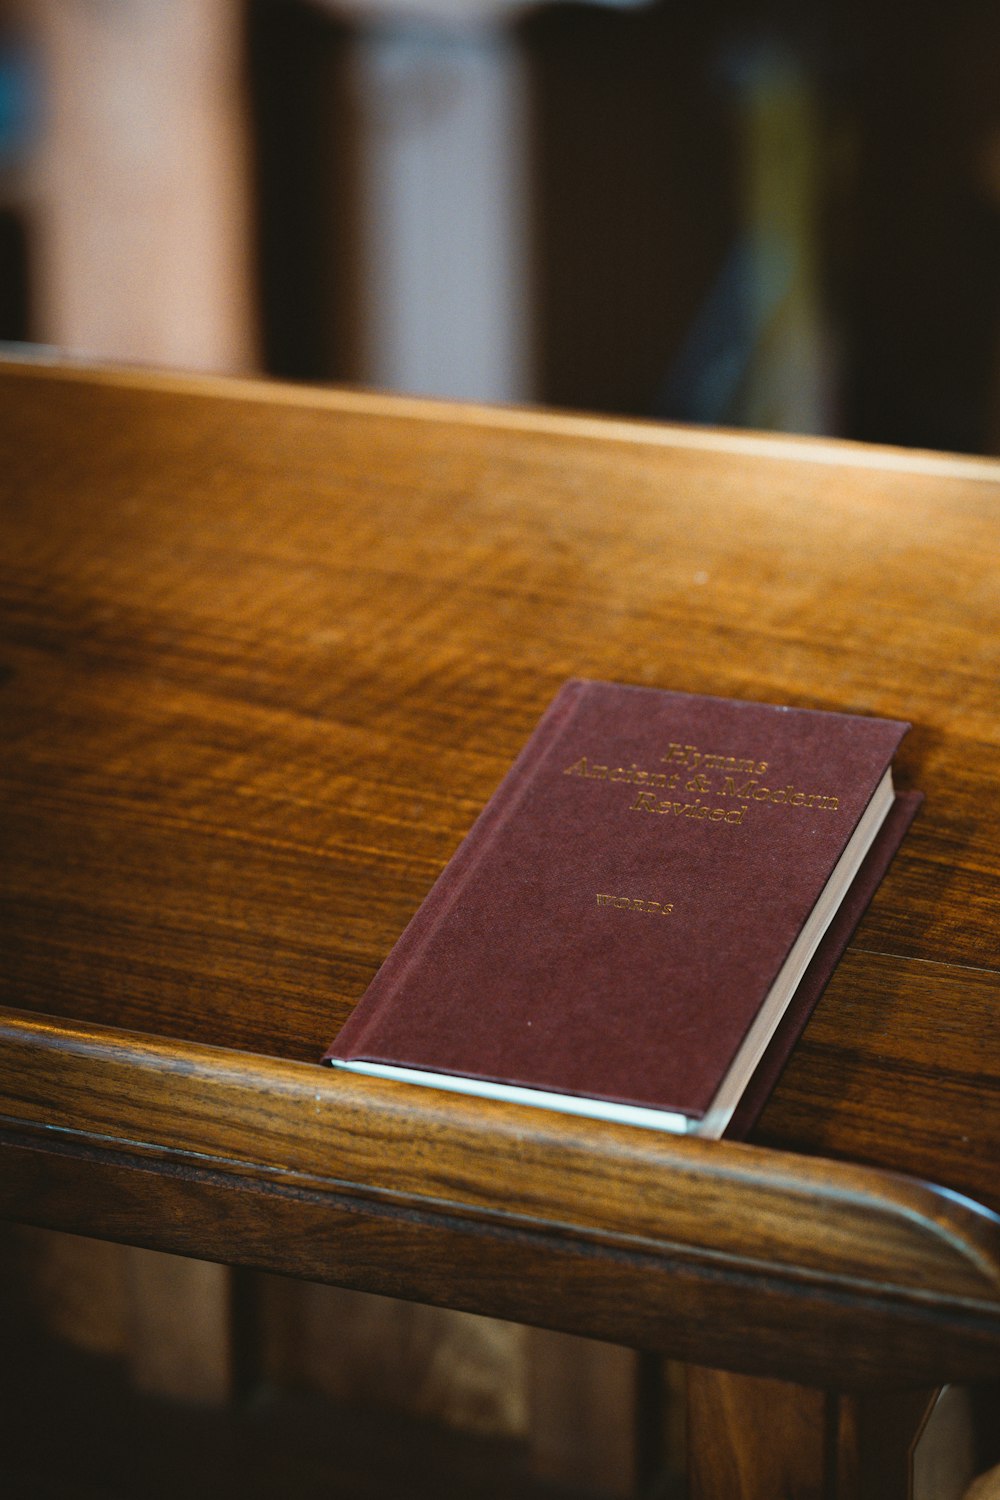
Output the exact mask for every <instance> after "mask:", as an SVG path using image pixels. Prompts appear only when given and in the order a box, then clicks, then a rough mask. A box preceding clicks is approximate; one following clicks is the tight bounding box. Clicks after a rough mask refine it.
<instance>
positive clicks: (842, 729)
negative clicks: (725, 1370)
mask: <svg viewBox="0 0 1000 1500" xmlns="http://www.w3.org/2000/svg"><path fill="white" fill-rule="evenodd" d="M908 727H909V726H908V725H906V724H902V723H897V722H895V721H891V720H886V719H876V718H863V717H858V716H854V715H847V714H836V713H824V712H818V711H814V710H809V709H793V708H780V707H774V706H771V705H767V704H760V703H749V702H741V701H737V700H733V699H723V698H706V697H695V696H691V695H688V694H684V693H669V692H661V691H658V690H656V689H652V688H639V687H624V686H621V685H618V684H614V683H607V682H589V681H582V680H574V681H572V682H568V683H566V684H565V686H564V687H563V688H562V689H561V691H560V692H559V694H558V695H557V696H556V698H555V700H554V701H553V703H552V704H551V705H550V707H549V708H548V710H547V711H546V713H545V714H544V715H543V717H542V719H541V721H540V723H539V724H538V727H537V728H536V730H535V732H534V733H533V734H532V736H531V738H530V739H529V741H528V743H527V744H526V745H525V747H524V749H523V751H522V752H521V754H520V755H519V756H518V758H517V760H516V761H515V763H514V765H513V767H512V768H511V770H510V772H509V773H508V775H507V776H506V777H505V778H504V780H503V782H502V783H501V785H500V787H499V788H498V789H497V791H496V792H495V793H494V795H493V797H492V798H491V799H490V801H489V802H488V803H487V805H486V807H485V808H484V810H483V812H482V814H481V816H480V817H479V819H478V820H477V822H476V823H475V825H474V826H473V828H472V830H471V831H470V833H469V834H468V836H467V837H466V839H465V840H464V842H463V843H462V844H461V846H460V847H459V849H458V850H457V852H456V853H455V855H454V856H453V858H452V859H451V860H450V862H449V863H448V865H447V867H446V868H445V870H444V871H443V872H442V874H441V876H440V878H439V879H438V881H437V882H436V884H435V885H434V887H433V889H432V890H431V892H430V894H429V895H428V897H427V899H426V900H425V901H424V903H423V905H422V906H421V907H420V909H419V911H418V912H417V913H416V915H415V916H414V918H413V920H412V921H411V922H410V924H409V926H408V927H407V928H406V930H405V932H404V933H403V934H402V936H401V937H400V939H399V941H398V942H397V944H396V946H395V947H394V948H393V950H392V952H391V953H390V955H389V957H388V958H387V959H386V961H385V963H384V964H383V965H382V967H381V969H380V970H379V972H378V974H377V975H376V976H375V979H374V980H373V981H372V983H371V985H370V986H369V988H368V990H367V992H366V993H365V995H364V996H363V997H362V999H361V1001H360V1002H359V1004H358V1005H357V1007H356V1009H355V1011H354V1013H353V1014H352V1016H351V1017H350V1019H349V1020H348V1021H347V1023H346V1024H345V1026H344V1027H343V1028H342V1030H341V1032H340V1034H339V1035H338V1037H337V1039H336V1041H335V1042H334V1044H333V1046H332V1047H331V1048H330V1050H329V1051H328V1053H327V1054H326V1058H325V1061H328V1062H331V1063H333V1064H335V1065H336V1066H341V1067H347V1068H352V1069H355V1070H357V1071H361V1072H368V1073H374V1074H376V1075H379V1076H388V1077H398V1078H404V1079H409V1080H410V1081H412V1082H414V1083H420V1084H430V1085H432V1086H436V1087H440V1088H452V1089H459V1090H461V1091H464V1092H472V1093H483V1094H487V1095H490V1096H492V1097H500V1098H509V1099H513V1100H516V1101H518V1102H528V1103H536V1104H541V1105H545V1106H547V1107H552V1108H563V1109H568V1110H570V1111H572V1112H575V1113H583V1114H593V1115H597V1116H599V1117H604V1118H612V1119H621V1120H625V1121H628V1122H632V1123H636V1124H643V1125H650V1126H654V1127H657V1128H661V1129H668V1130H678V1131H692V1132H697V1133H701V1134H704V1135H721V1134H723V1133H730V1134H732V1133H737V1132H742V1131H745V1130H746V1129H747V1128H748V1127H749V1124H750V1123H751V1122H752V1119H753V1118H754V1116H755V1114H756V1112H757V1111H758V1110H759V1109H760V1107H761V1106H762V1104H763V1102H764V1099H765V1098H766V1095H767V1092H768V1090H769V1089H770V1087H772V1086H773V1083H774V1081H775V1079H776V1077H777V1074H778V1071H780V1067H781V1065H782V1064H783V1062H784V1060H785V1058H786V1056H787V1054H788V1052H789V1051H790V1049H791V1047H792V1046H793V1045H794V1041H795V1039H796V1037H797V1036H798V1034H799V1032H800V1031H801V1029H802V1027H803V1026H804V1025H805V1022H806V1020H807V1019H808V1015H809V1012H810V1010H811V1009H812V1007H813V1005H814V1004H815V1002H816V1000H817V999H818V997H819V994H820V993H821V991H822V988H823V985H824V984H825V982H826V979H827V978H828V977H829V973H830V972H831V971H832V968H833V967H834V965H835V964H836V961H837V959H838V958H839V955H840V953H841V952H842V950H843V948H844V946H845V945H846V943H847V941H848V940H849V937H850V934H851V932H852V931H853V929H854V926H855V925H856V923H857V921H858V920H859V919H860V916H861V915H862V913H863V911H864V908H865V906H866V905H867V902H868V900H869V899H870V896H871V895H872V893H873V891H874V889H875V887H876V885H877V884H878V881H879V880H880V879H881V877H882V875H883V874H884V871H885V868H886V867H887V865H888V862H889V860H890V859H891V856H892V853H893V852H894V850H895V848H896V846H897V845H898V843H899V840H900V839H901V838H902V836H903V834H904V833H905V830H906V828H907V827H908V825H909V822H910V820H911V819H912V817H913V814H914V812H915V810H916V803H917V802H918V801H919V796H918V795H917V794H910V795H909V796H907V797H897V796H896V794H895V792H894V789H893V786H892V773H891V762H892V756H893V754H894V752H895V750H896V748H897V746H898V744H899V742H900V740H901V739H902V737H903V735H904V734H905V733H906V730H907V728H908Z"/></svg>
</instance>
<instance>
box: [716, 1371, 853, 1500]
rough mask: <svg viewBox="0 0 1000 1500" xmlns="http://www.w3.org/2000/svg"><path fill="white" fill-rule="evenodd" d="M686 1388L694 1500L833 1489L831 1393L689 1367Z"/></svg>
mask: <svg viewBox="0 0 1000 1500" xmlns="http://www.w3.org/2000/svg"><path fill="white" fill-rule="evenodd" d="M687 1392H688V1427H689V1443H688V1454H689V1459H688V1465H689V1476H688V1479H689V1490H688V1493H689V1500H730V1497H731V1496H733V1495H738V1496H739V1497H740V1500H773V1497H774V1496H776V1495H780V1496H781V1500H826V1497H828V1496H829V1495H830V1494H831V1483H830V1481H831V1480H832V1479H833V1478H834V1477H835V1472H836V1471H835V1470H834V1469H832V1468H831V1464H830V1453H829V1448H830V1442H829V1431H830V1428H831V1426H832V1423H831V1422H830V1419H829V1416H828V1408H829V1407H830V1404H831V1399H832V1398H831V1397H830V1396H829V1395H827V1393H826V1392H824V1391H818V1390H809V1389H807V1388H805V1387H804V1386H793V1385H787V1384H785V1383H784V1382H781V1381H775V1380H762V1379H760V1378H759V1377H756V1376H751V1375H730V1374H726V1373H725V1372H723V1371H721V1370H706V1369H702V1368H694V1369H691V1370H689V1371H688V1375H687ZM844 1500H846V1495H845V1497H844Z"/></svg>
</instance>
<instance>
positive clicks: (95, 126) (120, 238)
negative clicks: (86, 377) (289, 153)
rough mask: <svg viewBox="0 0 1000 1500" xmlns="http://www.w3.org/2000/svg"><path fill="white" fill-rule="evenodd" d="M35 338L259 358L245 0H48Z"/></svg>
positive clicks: (178, 356) (42, 43)
mask: <svg viewBox="0 0 1000 1500" xmlns="http://www.w3.org/2000/svg"><path fill="white" fill-rule="evenodd" d="M30 13H31V14H32V16H33V22H34V25H35V28H36V35H37V40H38V45H39V48H40V55H41V65H42V68H43V73H44V86H45V120H44V128H43V136H42V142H41V146H40V161H39V163H38V169H39V170H38V188H37V195H38V223H39V231H40V232H39V235H38V245H37V276H36V285H37V303H38V314H37V336H38V337H40V338H41V339H43V340H44V341H46V342H50V343H53V344H56V345H58V346H60V347H61V348H64V349H69V350H72V351H74V352H79V353H82V354H88V355H96V356H100V357H105V358H110V359H124V360H142V361H145V362H147V363H157V364H169V365H180V366H184V367H187V368H198V369H216V370H232V369H240V368H246V367H248V366H250V365H252V364H253V362H254V352H255V337H254V332H253V328H254V321H253V315H252V285H251V274H250V266H251V246H250V232H249V212H248V188H247V177H248V173H247V167H246V150H245V144H246V143H245V136H244V132H245V120H244V100H243V36H242V5H241V4H240V0H169V3H168V4H165V3H164V0H115V3H114V4H94V3H93V0H36V3H35V5H34V6H33V7H31V8H30Z"/></svg>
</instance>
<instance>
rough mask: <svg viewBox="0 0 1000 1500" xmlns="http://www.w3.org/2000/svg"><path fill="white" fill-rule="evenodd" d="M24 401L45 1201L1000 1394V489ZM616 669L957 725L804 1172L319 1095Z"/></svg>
mask: <svg viewBox="0 0 1000 1500" xmlns="http://www.w3.org/2000/svg"><path fill="white" fill-rule="evenodd" d="M0 391H2V395H3V415H2V425H3V432H4V436H3V450H2V456H0V474H2V476H3V478H2V483H3V486H4V491H5V496H6V498H5V502H4V513H3V522H2V525H3V533H2V539H0V565H2V569H3V614H2V623H0V662H2V664H3V668H4V684H3V686H2V688H0V694H2V705H0V707H2V732H3V734H4V737H5V741H6V744H5V750H4V755H3V760H2V764H0V790H2V799H3V800H2V817H3V827H2V838H3V843H4V864H3V872H2V877H0V878H2V881H3V886H2V891H0V896H2V905H0V920H2V935H0V936H2V951H3V1000H4V1001H5V1003H6V1005H7V1006H8V1007H9V1010H8V1014H7V1015H6V1017H5V1019H4V1024H3V1032H2V1036H3V1044H2V1045H3V1066H2V1070H0V1087H2V1091H3V1092H2V1103H0V1113H2V1115H3V1117H4V1122H5V1124H4V1130H5V1134H4V1139H5V1142H6V1149H5V1150H4V1152H3V1154H2V1167H0V1203H2V1206H3V1211H4V1212H6V1213H8V1214H10V1215H12V1216H14V1217H19V1218H22V1219H24V1220H26V1221H31V1222H37V1223H41V1224H48V1225H53V1226H56V1227H64V1228H71V1229H75V1230H77V1231H80V1232H86V1233H92V1234H106V1235H108V1236H109V1237H117V1238H122V1239H125V1240H132V1241H134V1242H137V1243H142V1244H147V1245H153V1246H156V1247H159V1248H164V1249H177V1250H181V1251H183V1252H185V1253H189V1254H195V1255H202V1256H206V1257H209V1258H216V1259H219V1260H229V1261H232V1262H238V1263H244V1264H251V1265H259V1266H262V1267H272V1268H274V1269H280V1270H283V1271H290V1272H293V1273H295V1274H299V1275H307V1276H312V1277H315V1278H317V1279H328V1280H331V1281H334V1282H340V1283H342V1284H345V1285H352V1286H357V1287H361V1288H364V1289H368V1290H375V1291H382V1292H389V1293H393V1294H403V1295H408V1296H412V1297H416V1298H420V1299H424V1300H428V1301H436V1302H440V1303H442V1304H445V1305H451V1306H456V1307H464V1308H467V1309H470V1310H474V1311H483V1312H493V1313H497V1314H499V1315H502V1316H507V1317H514V1318H520V1319H523V1320H525V1321H534V1322H538V1323H545V1324H548V1325H550V1326H553V1327H560V1328H564V1329H567V1330H570V1331H578V1332H589V1333H592V1334H597V1335H598V1336H600V1337H604V1338H609V1339H614V1340H617V1341H619V1342H624V1343H633V1344H638V1345H645V1346H647V1347H652V1348H660V1349H663V1350H666V1351H668V1352H670V1353H671V1354H673V1355H674V1356H676V1357H684V1358H691V1359H695V1360H700V1362H701V1363H703V1364H718V1365H723V1366H728V1367H731V1368H734V1369H741V1370H747V1371H752V1372H754V1371H755V1372H758V1373H766V1374H771V1375H779V1376H782V1377H785V1378H788V1379H800V1380H811V1381H814V1382H816V1383H828V1384H834V1385H844V1386H849V1385H852V1384H858V1385H863V1384H866V1383H869V1384H870V1383H873V1382H874V1383H879V1382H892V1381H894V1380H896V1381H898V1380H911V1381H918V1382H926V1383H932V1382H935V1381H937V1380H938V1379H943V1378H946V1377H949V1376H964V1377H967V1378H973V1377H978V1376H983V1375H986V1374H989V1373H995V1372H996V1371H997V1369H998V1361H1000V1353H998V1351H1000V1239H998V1224H997V1219H996V1218H995V1217H994V1214H995V1213H996V1211H997V1210H998V1209H1000V1187H998V1179H997V1173H996V1162H997V1147H998V1144H1000V1108H998V1103H997V1100H998V1081H1000V1026H998V1020H997V1016H998V1013H1000V1012H998V1001H1000V965H998V962H997V957H998V955H997V936H996V923H995V916H994V890H995V882H996V877H997V875H998V873H1000V870H998V866H1000V812H998V807H997V803H996V799H995V795H994V788H995V786H996V784H997V782H998V780H1000V726H998V714H997V682H998V680H1000V654H998V646H997V641H998V635H997V631H996V623H997V606H998V584H997V576H998V575H997V569H996V564H995V558H996V555H997V551H998V549H997V540H998V535H997V533H998V523H997V515H998V513H1000V512H998V509H997V500H998V494H1000V468H998V466H996V465H993V464H990V463H987V462H985V461H963V460H958V459H949V458H944V457H938V456H933V455H911V454H895V453H892V452H889V451H875V452H870V451H869V450H866V449H863V448H858V447H850V446H842V445H836V444H823V443H821V444H812V443H808V442H798V441H794V440H783V439H757V438H754V437H752V436H749V435H741V434H712V433H705V432H692V433H687V432H685V431H683V430H679V429H666V428H659V427H656V426H642V425H637V424H635V425H633V424H625V423H601V422H597V421H590V420H587V419H581V418H570V417H550V416H547V415H545V414H539V413H532V414H520V413H516V412H497V413H494V412H488V411H480V410H476V409H474V408H447V407H441V406H433V405H425V404H422V403H417V402H406V401H393V400H390V399H385V398H380V397H376V396H368V395H364V394H349V393H338V392H320V391H301V392H300V391H296V390H292V389H290V388H286V387H270V386H263V385H261V386H257V385H249V384H245V383H220V384H213V383H210V382H206V381H201V382H193V381H183V380H176V379H171V378H168V377H159V376H145V375H139V374H131V375H120V374H115V373H113V372H109V373H105V374H94V373H90V372H86V371H73V370H70V371H60V370H52V371H47V370H45V369H42V368H29V369H11V368H6V369H4V370H3V371H2V372H0ZM573 674H580V675H592V676H602V677H607V678H611V679H616V680H621V681H633V682H641V683H650V684H652V685H657V686H662V687H671V688H680V689H685V690H689V691H695V692H712V693H719V694H724V695H726V694H729V695H736V696H747V697H755V698H760V699H764V700H770V701H777V702H789V703H798V704H803V705H806V706H816V707H827V708H838V709H845V710H848V711H857V712H871V713H882V714H887V715H891V716H895V717H905V718H909V719H910V720H912V722H913V724H914V728H913V731H912V733H911V735H910V736H909V738H908V740H907V741H906V743H905V746H904V750H903V753H902V755H901V756H900V758H899V763H898V776H899V780H900V783H901V784H903V785H914V786H918V787H921V788H922V789H923V790H924V791H925V792H926V793H927V799H928V800H927V804H926V806H925V809H924V810H923V812H922V813H921V815H920V818H919V819H918V822H917V824H916V825H915V828H914V830H913V832H912V833H911V835H910V836H909V838H908V839H907V842H906V844H905V846H904V848H903V850H902V851H901V853H900V855H899V857H898V858H897V860H896V862H895V864H894V866H893V869H892V871H891V872H890V875H889V877H888V879H887V880H886V882H885V883H884V885H883V887H882V889H881V890H880V892H879V894H878V896H877V897H876V900H875V902H874V904H873V907H872V909H871V911H870V913H869V915H868V917H867V918H866V920H865V922H864V924H863V925H862V927H861V929H860V930H859V933H858V936H857V938H856V939H855V942H854V944H853V945H852V947H851V949H850V951H849V953H848V955H847V958H846V959H845V962H844V964H843V965H842V966H841V969H840V970H839V971H838V974H837V976H836V977H835V980H834V982H833V983H832V985H831V986H830V989H829V990H828V992H827V994H826V996H825V997H824V999H823V1001H822V1003H821V1005H820V1007H819V1009H818V1011H817V1013H816V1016H815V1017H814V1019H813V1021H812V1022H811V1024H810V1026H809V1028H808V1029H807V1031H806V1034H805V1036H804V1038H803V1040H802V1043H801V1044H800V1046H799V1047H798V1048H797V1049H796V1053H795V1055H794V1058H793V1060H792V1063H791V1064H790V1066H789V1068H788V1070H787V1071H786V1073H785V1076H784V1077H783V1079H782V1081H781V1083H780V1084H779V1086H778V1089H777V1090H776V1092H775V1095H774V1097H773V1099H772V1101H771V1103H770V1105H769V1107H768V1109H767V1111H766V1113H765V1115H764V1117H763V1119H762V1121H761V1124H760V1126H759V1127H758V1130H757V1132H756V1136H755V1142H756V1144H755V1145H751V1146H746V1147H739V1146H730V1145H722V1146H719V1145H710V1144H709V1145H706V1144H704V1143H698V1142H677V1141H670V1140H661V1139H659V1138H658V1137H652V1136H650V1135H649V1134H647V1133H642V1132H633V1131H629V1130H626V1129H622V1128H615V1127H594V1126H589V1125H583V1124H580V1123H577V1122H573V1121H565V1120H562V1121H561V1120H558V1119H555V1118H553V1119H549V1118H548V1117H547V1116H538V1115H537V1114H534V1113H530V1112H519V1111H517V1110H513V1109H511V1110H507V1109H504V1108H502V1107H498V1106H495V1105H488V1104H474V1103H472V1102H470V1101H468V1100H459V1099H446V1098H444V1097H441V1098H439V1097H437V1096H436V1095H433V1094H427V1093H424V1094H421V1095H419V1096H416V1097H414V1094H413V1092H411V1091H409V1090H406V1089H404V1088H401V1087H399V1086H393V1085H388V1084H378V1083H375V1082H370V1083H369V1082H361V1081H359V1080H350V1081H347V1080H344V1079H340V1078H332V1077H330V1076H329V1075H328V1074H327V1073H326V1072H324V1071H322V1070H320V1069H319V1068H318V1067H317V1065H316V1058H317V1057H318V1056H319V1054H320V1052H321V1051H322V1049H323V1047H324V1046H325V1044H326V1043H327V1042H328V1040H329V1039H330V1037H331V1036H332V1035H333V1034H334V1032H335V1031H336V1029H337V1027H338V1025H339V1024H340V1023H341V1022H342V1020H343V1019H344V1017H345V1016H346V1015H347V1014H348V1013H349V1011H350V1008H351V1006H352V1005H353V1003H354V1002H355V1001H356V999H357V998H358V996H359V995H360V994H361V993H362V991H363V989H364V987H365V985H366V984H367V982H368V980H369V979H370V977H371V975H372V974H373V973H374V971H375V969H376V967H377V966H378V964H379V962H380V961H381V959H382V958H383V957H384V956H385V954H386V952H387V951H388V949H389V947H390V946H391V944H392V942H393V941H394V939H395V937H396V936H397V935H398V933H399V932H400V931H401V929H402V927H403V925H404V924H405V922H406V920H407V918H408V917H409V916H410V914H411V913H412V911H413V910H414V909H415V907H416V905H417V904H418V903H419V901H420V899H421V898H422V896H423V895H424V894H425V892H426V891H427V889H428V888H429V886H430V884H431V882H432V881H433V879H434V878H435V876H436V875H437V873H438V872H439V870H440V869H441V867H442V866H443V864H444V862H445V861H446V860H447V858H448V856H449V855H450V853H451V852H452V850H453V849H454V848H455V847H456V845H457V843H458V841H459V839H460V838H461V836H462V834H463V833H464V832H465V831H466V829H467V828H468V826H469V825H470V824H471V822H472V820H473V818H474V817H475V815H476V813H477V811H478V810H479V808H480V807H481V806H482V804H483V802H484V801H485V799H486V797H487V796H488V795H489V792H490V791H491V790H492V788H493V787H494V786H495V785H496V783H497V782H498V781H499V780H500V778H501V776H502V775H503V773H504V771H505V770H506V768H507V766H508V765H509V763H510V761H511V760H512V759H513V756H514V754H515V753H516V751H517V749H518V748H519V746H520V744H521V743H523V740H524V738H525V737H526V735H527V734H528V732H529V731H530V729H531V727H532V725H533V723H534V722H535V720H536V718H537V716H538V714H539V713H540V711H541V709H542V708H543V707H544V705H545V703H546V702H547V701H548V700H549V698H550V697H551V696H552V694H553V693H554V691H555V690H556V688H557V687H558V685H559V683H560V682H561V681H562V680H563V679H564V678H565V677H567V676H569V675H573ZM109 1028H118V1029H109ZM764 1145H766V1146H768V1147H770V1148H772V1149H762V1146H764ZM774 1147H780V1148H781V1150H774V1149H773V1148H774ZM836 1158H839V1159H840V1160H835V1159H836ZM504 1161H506V1162H508V1163H509V1167H508V1168H507V1170H506V1171H503V1172H498V1170H497V1166H498V1162H501V1163H502V1162H504ZM900 1172H902V1173H905V1174H907V1177H906V1178H901V1177H900V1176H898V1175H896V1174H898V1173H900ZM911 1179H929V1180H930V1181H932V1182H933V1183H936V1184H937V1185H938V1186H937V1187H936V1188H934V1187H929V1186H924V1185H921V1184H920V1183H919V1182H918V1181H914V1180H911ZM942 1190H943V1191H942ZM956 1193H963V1194H968V1195H970V1196H971V1197H972V1198H973V1199H976V1200H979V1202H980V1203H981V1204H982V1205H983V1208H982V1209H981V1210H980V1209H977V1208H976V1207H974V1206H972V1205H970V1204H969V1203H966V1202H964V1201H963V1200H962V1199H960V1198H957V1197H956V1196H954V1195H955V1194H956ZM277 1226H280V1233H276V1232H275V1231H276V1227H277ZM553 1287H558V1295H557V1296H554V1295H553V1291H552V1288H553Z"/></svg>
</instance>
